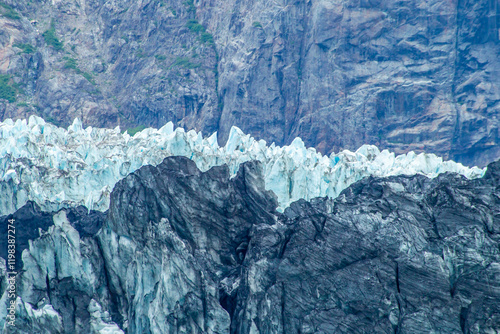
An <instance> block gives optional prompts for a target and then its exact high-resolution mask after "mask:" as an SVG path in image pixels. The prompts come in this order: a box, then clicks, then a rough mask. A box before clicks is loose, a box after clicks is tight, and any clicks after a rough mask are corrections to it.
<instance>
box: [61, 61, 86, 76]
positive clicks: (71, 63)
mask: <svg viewBox="0 0 500 334" xmlns="http://www.w3.org/2000/svg"><path fill="white" fill-rule="evenodd" d="M63 59H64V60H66V63H64V68H70V69H73V70H75V71H76V73H78V74H80V73H81V72H82V71H81V70H80V69H79V68H78V64H77V62H76V59H75V58H71V57H64V58H63Z"/></svg>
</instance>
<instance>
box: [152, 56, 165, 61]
mask: <svg viewBox="0 0 500 334" xmlns="http://www.w3.org/2000/svg"><path fill="white" fill-rule="evenodd" d="M155 58H156V59H157V60H158V61H164V60H165V59H167V56H164V55H155Z"/></svg>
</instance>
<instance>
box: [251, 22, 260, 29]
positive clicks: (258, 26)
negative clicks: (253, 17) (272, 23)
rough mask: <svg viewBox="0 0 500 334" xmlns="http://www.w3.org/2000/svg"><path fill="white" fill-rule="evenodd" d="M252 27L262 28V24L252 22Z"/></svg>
mask: <svg viewBox="0 0 500 334" xmlns="http://www.w3.org/2000/svg"><path fill="white" fill-rule="evenodd" d="M252 25H253V27H254V28H262V24H261V23H260V22H259V21H254V23H252Z"/></svg>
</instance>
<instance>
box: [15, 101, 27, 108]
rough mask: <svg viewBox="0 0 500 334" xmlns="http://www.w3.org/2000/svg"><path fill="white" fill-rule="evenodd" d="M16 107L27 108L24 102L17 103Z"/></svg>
mask: <svg viewBox="0 0 500 334" xmlns="http://www.w3.org/2000/svg"><path fill="white" fill-rule="evenodd" d="M17 106H18V107H27V106H28V104H27V103H26V102H19V103H18V104H17Z"/></svg>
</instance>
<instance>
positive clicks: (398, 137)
mask: <svg viewBox="0 0 500 334" xmlns="http://www.w3.org/2000/svg"><path fill="white" fill-rule="evenodd" d="M3 1H4V2H2V3H1V4H0V27H1V29H0V72H1V76H0V86H1V88H0V97H1V98H2V99H1V100H0V101H1V102H0V118H1V120H3V119H5V118H7V117H13V118H27V116H28V115H29V114H37V115H40V116H43V117H44V118H45V119H47V120H49V121H51V122H54V123H56V124H60V125H69V124H70V123H71V122H72V120H73V119H74V118H75V117H80V118H81V119H82V120H83V122H84V124H85V125H93V126H101V127H102V126H108V127H114V126H115V125H120V126H121V127H122V128H123V129H126V128H133V127H136V126H141V125H142V126H154V127H157V128H159V127H161V126H162V125H164V124H165V123H166V122H168V121H173V122H174V124H175V125H176V126H183V127H185V128H187V129H196V130H198V131H200V130H201V131H203V132H204V133H205V134H210V133H212V132H214V131H218V136H219V142H220V144H221V145H223V144H224V143H225V141H226V140H227V138H228V135H229V130H230V128H231V126H233V125H236V126H238V127H240V128H241V129H242V130H243V131H244V132H246V133H250V134H251V135H253V136H255V137H256V138H258V139H264V140H266V141H267V142H268V143H271V142H275V143H276V144H278V145H284V144H290V143H291V142H292V140H293V139H294V138H295V137H296V136H300V137H301V138H302V139H303V140H304V142H305V144H306V146H311V147H316V148H317V149H318V150H320V151H321V152H323V153H330V152H332V151H335V152H337V151H339V150H340V149H351V150H354V149H357V148H358V147H360V146H361V145H362V144H374V145H377V146H378V147H380V148H389V149H391V150H392V151H394V152H396V153H404V152H408V151H409V150H415V151H417V152H421V151H425V152H433V153H436V154H438V155H440V156H442V157H444V158H447V159H454V160H456V161H459V162H463V163H465V164H467V165H473V164H476V165H480V166H484V165H486V164H487V163H488V162H491V161H493V160H496V159H498V157H499V156H500V145H499V141H500V139H499V138H500V134H499V122H500V121H499V110H500V109H499V108H500V104H499V101H500V75H499V69H500V63H499V60H498V54H499V52H500V44H499V35H500V33H499V31H500V30H499V29H500V5H499V3H498V1H491V0H460V1H459V0H451V1H441V0H429V1H424V2H422V1H417V0H409V1H400V0H347V1H345V0H342V1H340V0H303V1H295V2H288V1H271V2H270V1H263V0H251V1H246V0H245V1H243V0H196V1H193V0H182V1H181V0H123V1H114V0H107V1H105V0H93V1H83V0H77V1H73V0H71V1H70V0H52V1H36V2H35V1H28V0H3Z"/></svg>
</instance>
